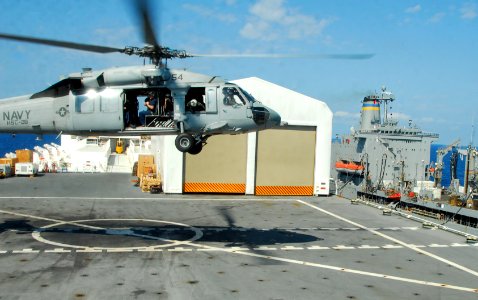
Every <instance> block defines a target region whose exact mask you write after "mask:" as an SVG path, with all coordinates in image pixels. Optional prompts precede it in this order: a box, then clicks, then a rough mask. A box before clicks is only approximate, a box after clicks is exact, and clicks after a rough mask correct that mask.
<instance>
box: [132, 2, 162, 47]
mask: <svg viewBox="0 0 478 300" xmlns="http://www.w3.org/2000/svg"><path fill="white" fill-rule="evenodd" d="M133 4H134V6H135V10H136V12H137V14H138V17H139V19H140V21H141V23H142V24H141V25H142V29H143V38H144V42H145V43H147V44H149V45H152V46H154V47H155V48H160V44H159V42H158V40H157V39H156V34H155V32H154V29H153V23H152V22H151V14H150V13H149V12H150V11H151V5H150V4H149V1H147V0H136V1H133Z"/></svg>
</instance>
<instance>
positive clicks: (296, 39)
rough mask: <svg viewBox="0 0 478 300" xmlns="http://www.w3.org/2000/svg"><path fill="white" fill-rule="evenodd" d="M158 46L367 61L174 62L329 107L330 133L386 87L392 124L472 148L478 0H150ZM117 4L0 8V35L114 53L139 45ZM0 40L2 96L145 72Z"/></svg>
mask: <svg viewBox="0 0 478 300" xmlns="http://www.w3.org/2000/svg"><path fill="white" fill-rule="evenodd" d="M152 4H153V5H152V12H151V13H152V15H153V16H154V17H155V20H154V21H155V27H156V28H157V33H158V35H159V36H160V41H161V43H162V44H163V45H165V46H169V47H172V48H177V49H184V50H187V51H189V52H191V53H205V54H206V53H226V54H227V53H230V54H233V53H291V54H310V53H333V54H342V53H374V54H375V56H374V57H373V58H372V59H369V60H359V61H351V60H312V59H205V58H195V59H187V60H176V61H172V62H170V63H169V66H170V67H172V68H188V69H190V70H191V71H195V72H199V73H206V74H211V75H219V76H222V77H223V78H225V79H229V80H233V79H239V78H244V77H250V76H257V77H260V78H263V79H265V80H268V81H271V82H274V83H276V84H279V85H282V86H285V87H287V88H290V89H293V90H295V91H298V92H300V93H303V94H306V95H308V96H311V97H314V98H317V99H320V100H322V101H324V102H326V103H327V104H328V105H329V106H330V108H331V109H332V111H333V112H334V114H335V115H334V127H333V133H334V134H335V133H338V134H344V133H346V132H348V131H349V128H350V127H351V126H352V125H353V126H355V127H357V123H358V116H359V112H360V105H361V103H360V100H361V99H363V97H364V96H365V95H366V94H368V93H369V92H371V91H374V90H378V89H379V88H380V87H381V86H382V85H386V86H387V87H388V88H389V89H390V90H391V91H393V92H394V94H395V96H396V98H397V101H395V102H394V103H393V104H392V112H393V115H394V117H397V118H399V119H400V120H401V121H400V123H401V124H402V125H404V126H405V125H406V124H407V123H408V119H412V120H413V121H414V122H415V123H416V124H417V125H419V126H420V127H421V128H422V129H424V130H425V131H429V132H437V133H439V134H440V140H439V142H440V143H449V142H451V141H453V140H455V139H456V138H461V140H462V143H464V144H467V143H469V142H470V138H471V132H472V123H473V120H478V115H476V113H477V109H476V107H477V105H476V104H477V103H478V1H444V0H442V1H406V0H403V1H391V0H390V1H386V0H383V1H378V0H377V1H368V0H364V1H317V0H307V1H306V0H304V1H300V0H295V1H292V0H289V1H286V0H249V1H241V0H204V1H193V0H189V1H162V2H158V1H152ZM130 7H131V4H130V3H129V2H128V1H120V0H103V1H95V0H82V1H78V0H76V1H71V0H62V1H52V0H42V1H33V0H2V1H1V2H0V28H1V29H0V31H1V32H4V33H14V34H20V35H31V36H36V37H45V38H51V39H59V40H68V41H76V42H83V43H90V44H99V45H106V46H112V47H120V48H121V47H123V46H130V45H134V46H142V45H143V43H142V39H141V35H140V30H139V28H138V24H137V22H135V20H136V19H135V15H134V14H132V13H131V11H130ZM141 63H142V60H141V59H138V58H134V57H128V56H125V55H121V54H107V55H100V54H92V53H88V52H81V51H75V50H67V49H58V48H52V47H48V46H37V45H32V44H25V43H17V42H10V41H0V98H5V97H10V96H16V95H23V94H28V93H32V92H35V91H38V90H41V89H43V88H45V87H47V86H48V85H49V84H52V83H54V82H56V81H58V79H59V78H60V76H61V75H66V74H69V73H73V72H78V71H79V70H81V68H82V67H92V68H94V69H103V68H108V67H112V66H120V65H134V64H141Z"/></svg>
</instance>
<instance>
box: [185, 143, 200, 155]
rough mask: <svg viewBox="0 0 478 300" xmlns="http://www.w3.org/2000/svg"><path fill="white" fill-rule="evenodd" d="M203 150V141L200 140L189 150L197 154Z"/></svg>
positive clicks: (190, 152)
mask: <svg viewBox="0 0 478 300" xmlns="http://www.w3.org/2000/svg"><path fill="white" fill-rule="evenodd" d="M201 150H202V142H201V141H200V142H198V143H196V144H195V145H193V146H192V147H191V149H189V150H188V153H189V154H192V155H196V154H199V152H201Z"/></svg>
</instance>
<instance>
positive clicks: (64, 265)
mask: <svg viewBox="0 0 478 300" xmlns="http://www.w3.org/2000/svg"><path fill="white" fill-rule="evenodd" d="M132 179H134V178H133V177H130V176H129V175H124V174H47V175H44V176H39V177H35V178H29V177H20V178H8V179H4V180H0V191H1V194H0V299H478V290H477V289H478V246H476V245H474V244H466V243H465V239H464V238H463V237H461V236H458V235H454V234H452V233H448V232H444V231H441V230H427V229H423V228H422V227H421V224H419V223H416V222H414V221H412V220H409V219H406V218H402V217H399V216H395V215H393V216H383V215H382V214H381V212H380V211H379V210H377V209H375V208H372V207H368V206H365V205H351V204H350V202H349V201H347V200H344V199H339V198H336V197H320V198H317V197H283V198H272V197H271V198H267V197H251V196H228V195H216V196H211V195H185V196H181V195H162V194H160V195H151V194H146V193H142V192H140V191H139V188H136V187H133V184H132V183H131V180H132Z"/></svg>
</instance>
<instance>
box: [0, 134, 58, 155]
mask: <svg viewBox="0 0 478 300" xmlns="http://www.w3.org/2000/svg"><path fill="white" fill-rule="evenodd" d="M36 137H37V136H36V135H34V134H16V135H11V134H0V157H5V154H6V153H9V152H15V150H18V149H30V150H33V147H35V146H43V145H44V144H50V143H56V144H60V138H58V139H56V135H44V136H43V140H42V141H36V140H35V139H36Z"/></svg>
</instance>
